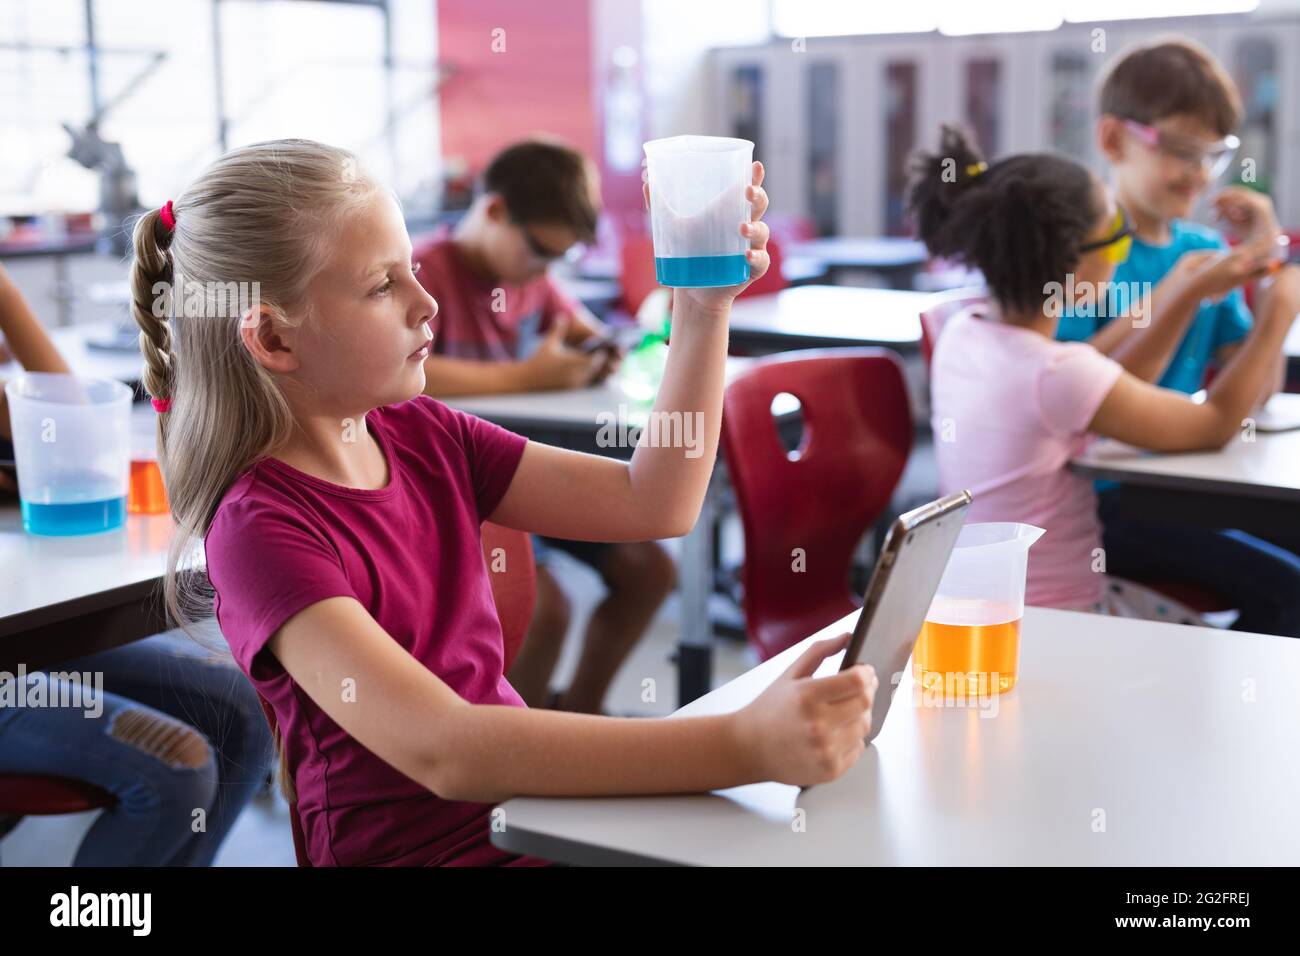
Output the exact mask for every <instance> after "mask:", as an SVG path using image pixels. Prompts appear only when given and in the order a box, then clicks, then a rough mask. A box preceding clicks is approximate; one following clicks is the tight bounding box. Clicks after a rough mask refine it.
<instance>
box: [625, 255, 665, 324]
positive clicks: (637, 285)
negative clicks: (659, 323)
mask: <svg viewBox="0 0 1300 956" xmlns="http://www.w3.org/2000/svg"><path fill="white" fill-rule="evenodd" d="M619 262H620V265H621V268H620V269H619V284H620V285H622V287H623V299H622V306H623V308H624V309H626V310H627V312H628V314H629V315H636V310H637V309H639V308H641V303H642V302H644V301H645V297H646V296H648V295H649V294H650V293H651V292H653V291H654V290H655V289H657V288H659V281H658V280H657V279H656V278H655V247H654V241H653V240H652V239H651V238H650V237H649V236H643V235H628V236H624V237H623V245H622V248H621V249H620V250H619Z"/></svg>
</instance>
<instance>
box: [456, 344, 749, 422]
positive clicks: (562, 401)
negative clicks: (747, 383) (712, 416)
mask: <svg viewBox="0 0 1300 956" xmlns="http://www.w3.org/2000/svg"><path fill="white" fill-rule="evenodd" d="M753 362H754V360H753V359H748V358H728V359H727V372H726V377H727V381H728V382H730V381H731V380H732V379H733V378H735V377H736V376H737V375H739V374H740V373H741V372H743V371H744V370H745V369H747V368H749V367H750V366H751V365H752V364H753ZM439 401H441V402H443V403H444V404H446V405H450V406H451V407H452V408H458V409H460V410H461V411H464V412H469V413H470V414H471V415H477V416H478V417H480V418H488V419H492V420H502V421H507V420H508V421H512V422H535V423H536V424H537V425H539V426H544V427H557V428H562V429H565V430H581V431H590V432H592V433H593V434H594V433H595V432H596V431H597V430H598V429H599V428H600V426H601V419H600V418H599V416H600V415H601V414H602V413H609V412H614V413H617V412H618V410H619V406H620V405H623V406H626V408H627V414H628V424H629V425H643V424H644V423H645V420H646V413H647V412H649V411H650V409H651V407H652V403H651V402H646V401H638V400H635V399H632V398H629V397H628V395H627V393H626V392H624V391H623V388H622V386H621V385H620V384H619V382H618V377H617V375H615V376H611V377H610V378H608V379H606V380H605V381H604V382H602V383H601V384H599V385H594V386H592V387H591V388H574V389H567V390H563V391H552V392H516V393H513V394H504V395H460V396H456V397H452V398H442V399H439Z"/></svg>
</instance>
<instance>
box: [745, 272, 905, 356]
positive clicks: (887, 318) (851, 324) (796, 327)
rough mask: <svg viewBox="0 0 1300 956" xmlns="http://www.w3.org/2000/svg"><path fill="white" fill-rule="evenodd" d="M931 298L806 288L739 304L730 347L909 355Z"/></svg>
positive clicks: (885, 291) (879, 291)
mask: <svg viewBox="0 0 1300 956" xmlns="http://www.w3.org/2000/svg"><path fill="white" fill-rule="evenodd" d="M929 299H930V296H929V295H928V294H926V293H923V292H904V291H900V290H897V289H861V288H855V287H852V286H835V285H805V286H796V287H794V288H790V289H783V290H782V291H780V292H777V293H773V294H772V295H754V296H746V297H745V298H743V299H738V300H737V301H736V302H735V303H733V305H732V307H731V343H732V345H733V346H735V347H737V348H740V349H744V350H746V351H749V352H760V353H761V352H780V351H785V350H787V349H815V348H838V347H855V346H872V345H876V346H884V347H886V348H892V349H896V350H898V351H902V352H914V351H916V349H917V348H918V347H919V346H920V343H921V310H922V309H924V308H925V307H926V303H927V301H928V300H929Z"/></svg>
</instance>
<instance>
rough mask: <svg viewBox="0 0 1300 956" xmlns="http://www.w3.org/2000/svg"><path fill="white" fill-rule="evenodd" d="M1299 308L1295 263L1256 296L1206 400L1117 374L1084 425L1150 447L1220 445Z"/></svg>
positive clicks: (1246, 407) (1246, 408)
mask: <svg viewBox="0 0 1300 956" xmlns="http://www.w3.org/2000/svg"><path fill="white" fill-rule="evenodd" d="M1297 311H1300V268H1296V267H1295V266H1290V267H1288V268H1286V269H1284V270H1283V271H1282V272H1280V273H1278V275H1277V277H1276V278H1275V279H1274V282H1273V285H1272V287H1271V288H1269V289H1268V290H1267V291H1266V292H1265V293H1264V295H1263V296H1262V297H1261V302H1260V310H1259V316H1258V319H1257V321H1256V324H1255V328H1254V329H1252V330H1251V332H1250V335H1249V336H1247V337H1246V340H1245V341H1244V342H1243V343H1241V348H1240V349H1239V350H1238V352H1237V354H1236V355H1234V356H1233V358H1232V361H1230V362H1229V363H1228V364H1227V365H1226V366H1224V368H1223V371H1221V372H1220V373H1219V374H1218V375H1217V376H1216V377H1215V379H1214V381H1213V382H1211V383H1210V387H1209V390H1208V395H1207V396H1206V399H1205V402H1204V403H1202V404H1199V405H1198V404H1196V403H1195V402H1192V401H1191V400H1190V399H1189V398H1188V397H1187V396H1186V395H1183V394H1181V393H1179V392H1175V391H1171V390H1170V389H1165V388H1158V387H1157V386H1154V385H1151V384H1149V383H1147V382H1143V381H1141V380H1140V379H1138V378H1136V377H1135V376H1132V375H1121V376H1120V378H1119V379H1118V380H1117V381H1116V383H1115V385H1114V387H1113V388H1112V389H1111V390H1110V392H1109V393H1107V395H1106V399H1105V400H1104V401H1103V402H1102V403H1101V407H1100V408H1098V409H1097V413H1096V415H1094V416H1093V419H1092V421H1091V422H1090V423H1089V425H1088V430H1089V431H1091V432H1095V433H1097V434H1099V435H1104V436H1106V437H1108V438H1115V439H1118V440H1119V441H1122V442H1126V443H1127V444H1130V445H1136V446H1138V447H1139V448H1148V449H1151V450H1152V451H1167V452H1173V451H1199V450H1203V449H1216V448H1222V447H1223V446H1224V445H1225V444H1227V443H1228V442H1229V441H1230V440H1231V439H1232V437H1233V436H1234V435H1236V434H1238V432H1239V430H1240V428H1241V423H1242V419H1243V418H1244V417H1245V416H1246V415H1247V414H1248V413H1249V412H1250V411H1251V409H1252V407H1253V402H1254V401H1255V399H1256V397H1257V396H1258V394H1259V381H1260V379H1261V378H1263V377H1264V376H1265V375H1266V374H1267V370H1268V369H1270V368H1271V367H1272V363H1273V362H1274V360H1275V359H1276V356H1277V354H1278V352H1279V351H1281V348H1282V342H1283V341H1284V340H1285V339H1286V335H1287V331H1288V330H1289V329H1290V327H1291V323H1292V321H1293V320H1294V319H1295V316H1296V312H1297Z"/></svg>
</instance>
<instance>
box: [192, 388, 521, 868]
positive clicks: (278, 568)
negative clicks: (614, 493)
mask: <svg viewBox="0 0 1300 956" xmlns="http://www.w3.org/2000/svg"><path fill="white" fill-rule="evenodd" d="M365 425H366V427H368V428H369V430H370V432H371V434H373V435H374V437H375V441H376V442H377V443H378V444H379V447H380V448H381V449H382V450H383V452H384V455H385V456H386V458H387V460H388V464H389V482H388V484H387V486H385V487H384V488H381V489H378V490H374V491H369V490H364V489H358V488H345V487H343V486H341V485H335V484H332V483H330V482H328V481H323V480H321V479H320V478H316V477H313V476H311V475H308V474H306V473H304V472H302V471H299V470H298V469H296V468H293V467H291V466H289V465H287V464H285V463H283V462H281V461H278V460H276V459H274V458H263V459H262V460H260V461H258V462H257V463H255V464H254V465H252V466H251V467H250V468H249V469H248V470H247V471H245V472H244V473H243V474H242V475H241V476H240V477H239V478H238V479H237V480H236V481H235V483H234V484H233V485H231V487H230V489H229V490H228V491H227V492H226V494H225V495H224V496H223V497H222V500H221V503H220V505H219V506H218V508H217V512H216V516H215V517H214V518H213V521H212V526H211V528H210V529H209V531H208V534H207V539H206V542H205V544H206V553H207V567H208V576H209V577H210V579H211V581H212V584H213V587H214V588H215V589H216V605H215V606H216V616H217V622H218V624H219V625H220V626H221V632H222V634H223V635H224V636H225V638H226V640H227V642H228V643H229V644H230V649H231V651H232V653H233V654H234V657H235V660H236V661H237V662H238V663H239V666H240V667H241V668H242V669H243V671H244V673H246V674H247V675H248V677H249V679H250V680H252V682H253V684H254V686H256V688H257V690H258V692H259V693H260V694H261V695H262V696H263V697H264V698H266V700H267V701H268V702H269V703H270V704H271V706H272V708H273V709H274V710H275V715H276V720H277V723H278V724H279V727H280V731H281V736H282V738H283V746H284V750H285V753H286V754H287V756H288V759H289V765H290V766H291V767H293V768H294V783H295V785H296V787H297V791H298V815H299V817H300V819H301V821H302V826H303V830H304V833H305V836H306V843H307V850H308V854H309V855H310V857H311V860H312V863H313V864H314V865H316V866H358V865H360V866H364V865H385V866H395V865H400V866H435V865H443V864H461V865H465V864H499V863H541V862H542V861H538V860H532V859H530V858H527V857H516V856H512V855H510V854H507V853H503V852H501V851H500V850H497V849H496V848H495V847H493V846H492V845H491V843H490V842H489V823H490V821H489V816H488V815H489V812H490V810H491V807H490V805H488V804H481V803H470V802H461V801H451V800H443V799H440V798H439V797H437V796H435V795H434V794H433V793H432V792H431V791H429V790H428V789H427V788H425V787H423V786H421V785H420V784H418V783H416V782H415V781H414V780H412V779H410V778H409V777H407V776H405V775H404V774H402V773H400V772H399V771H397V770H396V769H394V768H393V767H392V766H390V765H389V764H387V763H385V762H384V761H383V760H381V759H380V758H379V757H377V756H375V754H373V753H371V752H370V751H369V750H367V749H366V748H365V747H363V746H362V745H361V744H360V743H358V742H357V741H356V740H355V739H354V738H353V737H351V736H350V735H348V734H347V733H346V732H345V731H344V730H343V729H342V728H341V727H339V725H338V724H336V723H335V722H334V721H333V720H331V719H330V718H329V716H327V715H326V713H325V712H324V711H323V710H321V709H320V708H319V707H317V706H316V704H315V703H313V702H312V700H311V698H310V697H308V696H307V694H306V693H305V692H304V691H303V690H302V688H300V687H299V686H298V685H297V684H295V683H294V681H293V680H292V679H291V678H290V677H289V675H288V673H287V672H286V671H285V670H284V668H283V667H281V666H280V663H279V661H277V660H276V659H275V657H274V655H272V654H271V652H270V651H269V650H267V649H266V643H267V641H268V639H269V638H270V637H271V635H272V634H274V633H275V632H276V630H278V629H279V628H280V626H281V625H282V624H284V623H285V621H287V620H288V619H289V618H290V617H292V616H293V615H294V614H296V613H297V612H299V611H301V610H303V609H304V608H306V607H308V606H309V605H311V604H314V603H316V602H317V601H322V600H324V599H326V598H330V597H337V596H346V597H352V598H355V599H356V600H357V601H359V602H360V604H361V606H362V607H364V608H365V609H366V610H367V611H369V612H370V614H371V616H372V617H374V619H375V620H376V621H377V622H378V623H379V625H380V626H381V627H383V628H384V630H385V631H387V632H388V633H389V634H390V635H392V637H393V640H395V641H397V643H398V644H400V645H401V646H402V647H403V648H404V649H405V650H406V651H408V652H409V653H410V654H411V656H413V657H414V658H415V659H416V660H417V661H419V662H420V663H421V664H423V665H424V666H425V667H427V668H429V670H431V671H432V672H433V673H435V674H437V675H438V677H440V678H441V679H442V680H443V681H444V682H445V683H446V684H447V685H448V686H449V687H450V688H451V689H452V690H454V691H455V692H456V693H457V694H459V695H460V696H461V697H462V698H464V699H465V700H466V701H468V702H470V703H472V704H502V705H507V706H513V707H523V706H525V705H524V703H523V701H522V700H521V699H520V697H519V695H518V694H517V693H515V690H514V688H513V687H511V686H510V684H509V683H508V682H507V681H506V678H505V674H504V673H503V654H504V648H503V644H502V637H501V624H500V621H499V620H498V618H497V613H496V606H495V604H494V603H493V599H492V592H491V589H490V586H489V584H488V577H487V573H488V572H487V568H486V566H485V564H484V560H483V552H482V543H481V539H480V532H479V526H480V524H481V522H482V521H483V520H484V519H486V518H487V517H488V516H489V515H490V514H491V513H492V511H493V509H495V508H496V506H497V503H498V502H499V501H500V500H501V498H502V497H503V496H504V495H505V492H506V489H507V488H508V487H509V485H510V481H511V479H512V478H513V476H514V473H515V469H516V468H517V467H518V465H519V459H520V456H521V455H522V454H523V450H524V445H525V444H526V439H524V438H523V437H521V436H519V435H516V434H514V433H512V432H509V431H506V430H505V429H503V428H499V427H498V426H496V425H493V424H491V423H489V422H485V421H482V420H481V419H477V418H474V417H473V416H471V415H466V414H463V413H461V412H457V411H454V410H452V409H450V408H447V407H446V406H445V405H443V404H441V403H440V402H437V401H434V400H433V399H431V398H428V397H426V396H420V397H419V398H415V399H412V400H411V401H408V402H402V403H400V404H397V405H389V406H386V407H383V408H377V409H375V410H373V411H371V412H370V413H369V414H368V415H367V416H366V418H365ZM340 691H341V689H340ZM367 692H368V691H367V689H366V688H364V687H361V688H358V689H357V695H358V706H362V705H364V695H365V694H366V693H367Z"/></svg>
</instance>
